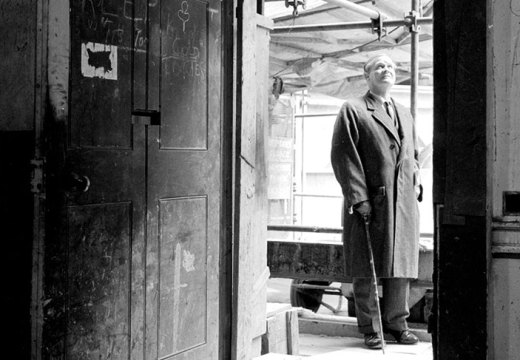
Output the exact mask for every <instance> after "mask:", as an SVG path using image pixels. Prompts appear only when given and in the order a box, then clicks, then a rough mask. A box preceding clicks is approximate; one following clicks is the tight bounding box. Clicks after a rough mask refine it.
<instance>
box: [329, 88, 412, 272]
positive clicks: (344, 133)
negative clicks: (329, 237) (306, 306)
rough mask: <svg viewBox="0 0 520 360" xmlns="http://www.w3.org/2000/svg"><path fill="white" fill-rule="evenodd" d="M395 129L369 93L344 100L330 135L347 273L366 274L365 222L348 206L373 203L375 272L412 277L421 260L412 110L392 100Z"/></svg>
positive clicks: (378, 103) (368, 266) (367, 265)
mask: <svg viewBox="0 0 520 360" xmlns="http://www.w3.org/2000/svg"><path fill="white" fill-rule="evenodd" d="M393 102H394V105H395V110H396V115H397V118H398V120H399V126H398V130H397V129H396V126H395V125H394V123H393V120H392V119H391V118H390V116H389V115H388V114H387V113H386V111H385V110H384V108H383V104H382V103H380V102H379V100H377V99H376V98H375V97H374V96H373V95H372V94H370V92H368V93H367V94H365V95H364V96H363V97H359V98H354V99H350V100H348V101H346V102H345V103H344V104H343V106H342V107H341V110H340V112H339V114H338V117H337V119H336V123H335V125H334V134H333V137H332V150H331V161H332V167H333V169H334V174H335V176H336V179H337V180H338V182H339V184H340V185H341V189H342V191H343V196H344V214H343V244H344V250H345V260H346V272H347V275H348V276H352V277H370V276H371V271H370V265H369V259H368V250H367V243H366V235H365V228H364V221H363V219H362V217H361V216H360V215H359V214H358V213H357V212H356V211H352V206H353V205H355V204H358V203H360V202H362V201H365V200H368V201H370V203H371V205H372V214H371V223H370V236H371V240H372V248H373V252H374V262H375V267H376V273H377V276H378V277H383V278H391V277H399V278H416V277H417V275H418V263H419V210H418V203H417V195H416V191H415V186H416V185H418V182H419V176H418V171H419V167H418V161H417V158H418V153H417V145H416V144H417V142H416V137H415V125H414V121H413V118H412V116H411V114H410V112H409V111H408V110H407V109H406V108H405V107H403V106H402V105H400V104H398V103H396V102H395V101H393Z"/></svg>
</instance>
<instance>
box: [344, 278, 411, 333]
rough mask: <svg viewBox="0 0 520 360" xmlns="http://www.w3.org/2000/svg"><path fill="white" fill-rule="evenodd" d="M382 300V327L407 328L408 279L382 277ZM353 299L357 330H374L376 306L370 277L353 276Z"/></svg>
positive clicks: (400, 329)
mask: <svg viewBox="0 0 520 360" xmlns="http://www.w3.org/2000/svg"><path fill="white" fill-rule="evenodd" d="M381 284H382V286H383V301H382V302H381V315H382V322H383V328H384V329H390V330H398V331H402V330H407V329H408V324H407V322H406V318H407V317H408V316H409V315H410V310H409V308H408V296H409V293H410V279H406V278H384V279H381ZM352 286H353V289H354V299H355V302H356V317H357V322H358V328H359V332H360V333H362V334H368V333H373V332H376V331H375V330H374V326H373V323H372V321H377V308H376V302H375V297H374V292H373V290H372V291H371V290H370V289H371V287H372V279H371V278H354V279H353V281H352Z"/></svg>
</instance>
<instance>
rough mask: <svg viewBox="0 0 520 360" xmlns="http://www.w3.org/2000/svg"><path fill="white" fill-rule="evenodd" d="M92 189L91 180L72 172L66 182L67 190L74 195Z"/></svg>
mask: <svg viewBox="0 0 520 360" xmlns="http://www.w3.org/2000/svg"><path fill="white" fill-rule="evenodd" d="M89 188H90V179H89V178H88V177H87V176H85V175H78V174H76V173H75V172H71V173H70V174H69V175H68V176H67V179H66V180H65V190H66V191H67V192H73V193H84V192H87V191H88V189H89Z"/></svg>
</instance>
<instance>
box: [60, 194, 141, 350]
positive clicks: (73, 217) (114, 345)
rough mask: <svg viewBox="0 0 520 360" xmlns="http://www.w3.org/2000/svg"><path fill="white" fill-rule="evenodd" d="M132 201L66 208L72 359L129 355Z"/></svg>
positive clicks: (68, 321) (69, 327) (69, 340)
mask: <svg viewBox="0 0 520 360" xmlns="http://www.w3.org/2000/svg"><path fill="white" fill-rule="evenodd" d="M130 205H131V204H130V203H128V202H126V203H115V204H106V203H105V204H92V205H85V206H70V207H68V233H69V236H68V240H69V243H68V252H69V254H70V255H69V259H68V269H67V270H68V271H67V273H68V279H67V284H68V286H67V293H68V294H69V296H68V304H67V305H66V306H67V309H68V313H69V314H68V316H67V329H70V331H69V333H68V336H67V355H68V356H69V357H70V358H81V357H82V356H88V357H97V358H103V357H104V356H105V355H106V354H110V355H111V356H112V357H113V358H117V359H125V358H128V354H129V347H128V341H129V338H128V335H127V334H128V330H129V328H128V327H129V325H130V317H129V312H128V309H129V308H130V301H131V296H128V292H129V289H130V270H131V267H130V265H131V253H130V246H131V243H130V235H131V232H132V226H131V207H130ZM77 324H81V326H76V325H77ZM93 334H95V335H96V336H92V335H93ZM101 339H103V340H102V341H100V340H101Z"/></svg>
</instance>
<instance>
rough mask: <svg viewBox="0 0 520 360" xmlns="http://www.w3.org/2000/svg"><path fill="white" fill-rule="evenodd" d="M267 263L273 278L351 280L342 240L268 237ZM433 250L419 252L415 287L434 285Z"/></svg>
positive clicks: (344, 281)
mask: <svg viewBox="0 0 520 360" xmlns="http://www.w3.org/2000/svg"><path fill="white" fill-rule="evenodd" d="M267 264H268V266H269V269H270V272H271V277H273V278H287V279H300V280H326V281H335V282H343V283H347V282H351V281H352V278H351V277H350V276H348V275H346V274H345V261H344V254H343V245H342V244H341V243H336V244H334V243H311V242H308V243H303V242H296V241H284V240H279V241H276V240H269V241H268V242H267ZM432 272H433V252H432V251H420V252H419V277H418V279H417V280H415V281H414V282H413V283H412V284H413V285H412V286H416V287H432V275H433V274H432Z"/></svg>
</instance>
